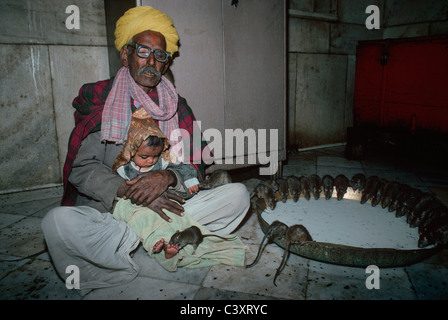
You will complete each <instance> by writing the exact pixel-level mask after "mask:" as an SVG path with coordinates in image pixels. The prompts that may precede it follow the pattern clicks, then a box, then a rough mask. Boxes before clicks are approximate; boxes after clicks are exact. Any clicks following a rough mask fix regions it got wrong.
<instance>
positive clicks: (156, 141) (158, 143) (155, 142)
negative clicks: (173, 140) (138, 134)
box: [143, 136, 165, 149]
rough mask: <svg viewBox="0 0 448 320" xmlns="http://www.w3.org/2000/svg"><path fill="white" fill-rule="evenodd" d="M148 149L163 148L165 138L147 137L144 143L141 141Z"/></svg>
mask: <svg viewBox="0 0 448 320" xmlns="http://www.w3.org/2000/svg"><path fill="white" fill-rule="evenodd" d="M143 143H145V144H146V145H147V146H148V147H155V148H157V147H162V149H163V147H164V146H165V138H160V137H158V136H149V137H148V138H147V139H146V140H145V141H143Z"/></svg>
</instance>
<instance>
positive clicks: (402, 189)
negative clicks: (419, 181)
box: [388, 183, 411, 217]
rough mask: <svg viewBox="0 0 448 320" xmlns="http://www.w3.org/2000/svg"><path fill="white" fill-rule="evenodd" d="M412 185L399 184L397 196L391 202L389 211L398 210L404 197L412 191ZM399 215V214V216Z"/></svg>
mask: <svg viewBox="0 0 448 320" xmlns="http://www.w3.org/2000/svg"><path fill="white" fill-rule="evenodd" d="M410 190H411V187H410V186H408V185H407V184H403V183H399V184H398V194H397V196H396V197H395V199H394V200H393V201H392V202H391V203H390V204H389V208H388V211H389V212H392V211H396V210H398V209H399V208H400V206H401V204H402V203H403V201H404V198H405V197H406V196H407V195H408V193H409V192H410ZM397 217H398V216H397Z"/></svg>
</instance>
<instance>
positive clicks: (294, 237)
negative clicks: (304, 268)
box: [274, 224, 313, 286]
mask: <svg viewBox="0 0 448 320" xmlns="http://www.w3.org/2000/svg"><path fill="white" fill-rule="evenodd" d="M307 241H313V239H312V238H311V235H310V233H309V232H308V230H307V229H306V228H305V227H304V226H303V225H301V224H295V225H292V226H290V227H289V228H288V230H286V247H285V252H284V253H283V258H282V262H281V263H280V266H279V267H278V269H277V272H276V273H275V276H274V285H275V286H277V285H276V284H275V280H276V279H277V276H278V275H279V274H280V272H281V271H282V270H283V268H284V267H285V265H286V260H288V256H289V248H290V247H291V245H292V244H298V245H302V244H304V243H305V242H307Z"/></svg>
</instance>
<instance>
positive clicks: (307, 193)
mask: <svg viewBox="0 0 448 320" xmlns="http://www.w3.org/2000/svg"><path fill="white" fill-rule="evenodd" d="M299 180H300V184H301V185H302V192H303V197H304V198H305V199H306V200H310V198H311V186H310V179H308V177H306V176H301V177H300V178H299Z"/></svg>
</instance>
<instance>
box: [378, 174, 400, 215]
mask: <svg viewBox="0 0 448 320" xmlns="http://www.w3.org/2000/svg"><path fill="white" fill-rule="evenodd" d="M398 192H399V183H398V182H395V181H389V182H386V183H385V184H384V185H383V191H382V197H381V207H382V208H383V209H385V208H386V207H388V211H389V212H391V211H393V210H390V205H391V204H392V203H393V202H394V201H395V199H396V198H397V196H398Z"/></svg>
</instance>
